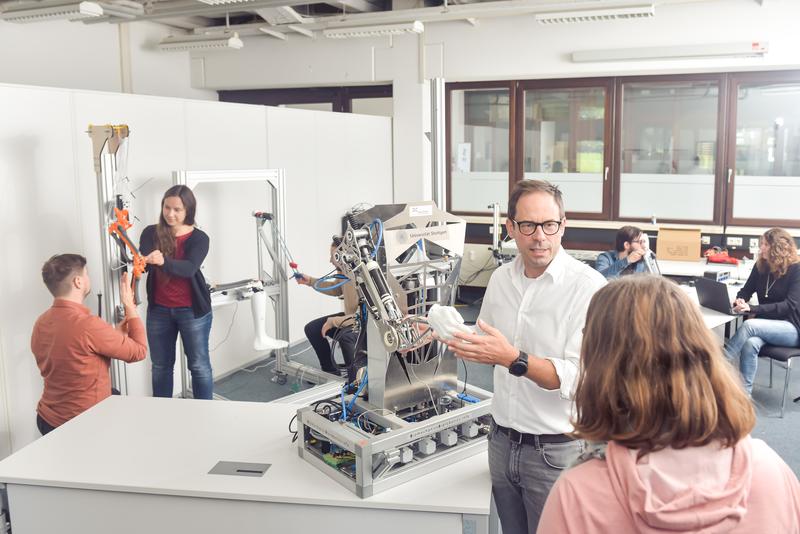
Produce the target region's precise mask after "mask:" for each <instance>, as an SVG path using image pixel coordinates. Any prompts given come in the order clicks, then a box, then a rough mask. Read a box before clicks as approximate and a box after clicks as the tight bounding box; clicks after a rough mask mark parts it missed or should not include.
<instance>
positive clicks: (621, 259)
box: [594, 226, 647, 280]
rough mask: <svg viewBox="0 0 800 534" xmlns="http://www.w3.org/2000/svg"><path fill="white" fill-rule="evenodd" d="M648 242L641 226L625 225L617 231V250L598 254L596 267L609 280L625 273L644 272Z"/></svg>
mask: <svg viewBox="0 0 800 534" xmlns="http://www.w3.org/2000/svg"><path fill="white" fill-rule="evenodd" d="M646 243H647V241H646V238H645V237H644V234H643V233H642V230H641V229H640V228H637V227H635V226H623V227H622V228H620V229H619V231H618V232H617V239H616V243H615V246H616V248H615V250H609V251H607V252H602V253H601V254H600V255H599V256H597V260H596V261H595V264H594V268H595V269H597V270H598V271H600V274H602V275H603V276H605V277H606V278H608V279H609V280H610V279H612V278H617V277H619V276H622V275H625V274H633V273H643V272H645V271H646V266H645V262H644V261H642V258H644V255H645V254H646V253H647V248H645V244H646Z"/></svg>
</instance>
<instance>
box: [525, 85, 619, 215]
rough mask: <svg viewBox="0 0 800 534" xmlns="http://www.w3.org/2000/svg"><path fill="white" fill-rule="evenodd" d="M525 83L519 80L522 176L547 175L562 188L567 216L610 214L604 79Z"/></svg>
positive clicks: (543, 177)
mask: <svg viewBox="0 0 800 534" xmlns="http://www.w3.org/2000/svg"><path fill="white" fill-rule="evenodd" d="M566 83H567V84H569V85H571V87H559V86H558V85H559V84H560V85H564V84H565V81H563V80H562V81H558V82H555V83H553V82H527V83H524V84H523V85H522V89H521V91H522V98H521V99H520V101H521V102H522V105H521V108H522V113H523V114H524V129H523V131H522V149H521V151H520V152H521V158H522V162H521V168H522V172H521V173H520V174H521V175H522V177H523V178H525V179H532V178H535V179H540V180H549V181H550V182H553V183H555V184H558V185H559V187H560V188H561V190H562V191H563V192H564V196H565V198H567V199H568V200H569V201H568V203H567V206H566V207H567V210H568V212H570V215H571V216H573V217H575V216H579V217H581V218H607V217H608V216H609V215H610V211H611V209H610V208H611V206H610V192H611V188H610V183H608V172H609V168H610V159H611V158H610V155H611V152H610V151H609V150H608V148H609V147H610V143H608V142H607V141H606V139H607V137H609V135H610V131H611V130H610V113H609V111H610V105H609V104H610V96H611V90H612V87H611V85H610V83H608V82H605V81H604V80H592V81H590V82H589V83H588V84H586V86H585V87H583V86H581V87H576V85H583V84H582V83H581V82H580V81H566Z"/></svg>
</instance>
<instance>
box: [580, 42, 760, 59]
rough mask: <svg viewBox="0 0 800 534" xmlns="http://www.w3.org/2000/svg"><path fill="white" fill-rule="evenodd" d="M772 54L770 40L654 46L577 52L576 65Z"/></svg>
mask: <svg viewBox="0 0 800 534" xmlns="http://www.w3.org/2000/svg"><path fill="white" fill-rule="evenodd" d="M768 51H769V43H768V42H766V41H752V42H741V43H720V44H705V45H687V46H652V47H643V48H617V49H609V50H585V51H582V52H573V53H572V61H573V62H574V63H587V62H597V61H636V60H647V59H691V58H703V57H760V56H763V55H765V54H766V53H767V52H768Z"/></svg>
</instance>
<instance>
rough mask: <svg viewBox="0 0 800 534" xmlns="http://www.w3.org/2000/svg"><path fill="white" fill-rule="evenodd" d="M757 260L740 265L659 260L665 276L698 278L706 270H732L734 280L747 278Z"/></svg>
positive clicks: (703, 261) (659, 265) (700, 261)
mask: <svg viewBox="0 0 800 534" xmlns="http://www.w3.org/2000/svg"><path fill="white" fill-rule="evenodd" d="M753 265H755V262H752V261H748V262H747V263H742V262H739V265H729V264H727V263H706V261H705V260H697V261H671V260H658V267H659V268H660V269H661V274H662V275H664V276H677V277H682V278H696V277H699V276H703V273H704V272H706V271H714V272H720V271H730V273H731V278H732V279H734V280H741V281H745V280H747V277H748V276H750V271H752V270H753Z"/></svg>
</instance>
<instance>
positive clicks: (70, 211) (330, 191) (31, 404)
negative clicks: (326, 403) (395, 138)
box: [0, 85, 392, 457]
mask: <svg viewBox="0 0 800 534" xmlns="http://www.w3.org/2000/svg"><path fill="white" fill-rule="evenodd" d="M0 116H2V117H3V120H2V121H0V187H2V190H3V192H4V194H3V195H2V196H0V227H2V228H3V232H2V234H0V235H2V241H0V246H2V247H3V250H5V251H6V253H5V259H6V261H4V262H2V263H0V302H2V303H3V306H2V307H0V325H2V331H0V387H2V390H1V391H0V393H1V395H0V402H1V403H2V406H0V457H4V456H6V455H7V454H9V453H10V452H12V451H14V450H16V449H18V448H20V447H21V446H23V445H25V444H27V443H28V442H30V441H31V440H33V439H35V438H36V437H37V436H38V433H37V432H36V429H35V425H34V416H35V407H36V403H37V401H38V399H39V396H40V395H41V388H42V381H41V377H40V376H39V371H38V369H37V368H36V365H35V361H34V359H33V356H32V355H31V353H30V348H29V343H30V333H31V329H32V326H33V323H34V322H35V320H36V317H37V316H38V315H39V314H41V313H42V312H43V311H44V310H46V309H47V308H48V306H49V305H50V303H51V301H52V298H51V297H50V295H49V294H48V293H47V290H46V289H45V287H44V285H43V284H42V282H41V277H40V274H39V273H40V269H41V265H42V263H43V262H44V261H45V260H46V259H47V258H48V257H50V256H51V255H53V254H56V253H61V252H78V253H82V254H84V255H85V256H86V257H87V260H88V266H89V270H90V274H91V275H92V279H93V283H94V287H95V288H99V287H101V285H102V274H101V265H102V260H101V251H100V232H101V231H102V229H101V225H100V220H99V214H98V207H97V189H96V178H95V174H94V169H93V164H92V154H91V143H90V140H89V137H88V136H87V135H86V133H85V130H86V126H87V124H106V123H113V124H120V123H124V124H128V125H129V126H130V129H131V134H130V148H129V153H128V161H129V163H128V176H129V177H130V180H131V183H130V188H131V189H133V190H134V191H135V195H136V199H135V200H134V204H133V208H132V211H133V214H134V215H135V217H136V218H137V219H138V220H136V221H134V224H135V226H134V231H133V232H132V235H133V237H134V239H138V235H139V233H140V232H141V230H142V229H143V228H144V226H145V225H146V224H149V223H152V222H155V221H156V220H157V216H158V211H159V202H160V198H161V195H162V194H163V192H164V190H165V189H166V188H167V187H168V186H170V185H171V184H172V179H171V171H173V170H181V169H187V170H224V169H249V168H265V167H268V166H275V165H283V166H285V167H286V169H287V182H288V187H287V197H286V202H287V206H288V207H289V209H288V210H287V223H288V233H287V240H288V242H289V245H290V247H291V249H292V252H293V254H294V255H295V258H296V259H298V261H300V262H301V265H302V266H303V267H304V270H307V272H309V273H313V274H317V273H322V272H326V271H327V270H328V269H327V265H326V263H327V250H328V243H329V239H330V235H331V234H333V233H338V232H339V229H340V224H339V217H340V216H341V214H343V213H344V211H346V209H347V208H349V207H350V206H351V205H353V204H355V203H356V202H362V201H367V202H371V203H389V202H391V188H392V180H391V130H390V128H391V121H390V119H388V118H384V117H368V116H358V115H352V114H338V113H337V114H333V113H324V112H310V111H302V110H289V109H275V108H265V107H263V106H248V105H242V104H227V103H219V102H199V101H193V100H179V99H170V98H162V97H152V96H140V95H125V94H118V93H102V92H91V91H74V90H64V89H55V88H41V87H25V86H15V85H0ZM362 152H363V154H362ZM334 184H335V187H334ZM207 193H208V191H206V192H205V193H204V192H200V195H206V194H207ZM211 193H212V194H211V195H210V196H208V195H206V196H200V195H199V198H201V199H202V202H201V203H200V204H199V206H198V222H199V223H200V224H201V225H202V227H203V229H204V230H205V231H207V232H208V233H209V234H210V236H211V239H212V246H211V252H210V256H209V258H208V260H207V262H206V263H207V265H206V272H208V273H209V277H210V278H211V277H213V278H214V281H218V282H230V281H234V280H231V279H226V278H225V277H226V276H231V277H234V278H235V279H236V280H238V279H241V278H247V277H253V276H255V274H256V273H255V271H256V269H255V265H254V261H253V259H252V258H253V256H254V250H255V235H254V233H255V231H254V223H253V222H252V217H250V216H249V213H250V211H251V209H252V208H253V207H259V208H263V206H260V205H258V203H256V204H255V205H254V206H249V205H246V204H247V202H250V201H252V200H253V197H255V196H256V195H257V194H258V193H257V192H256V193H254V194H252V193H245V194H244V195H242V197H240V198H236V197H231V193H230V192H225V193H224V194H217V195H214V194H213V193H214V192H213V191H211ZM240 215H241V217H240ZM228 219H230V220H231V221H234V219H235V220H237V221H238V220H241V219H244V222H243V223H242V226H241V227H242V228H244V230H243V231H239V230H238V229H237V228H236V226H235V225H234V224H233V222H231V223H230V224H228ZM215 243H216V244H218V245H219V247H218V249H219V253H218V254H217V255H215ZM11 251H13V253H12V252H11ZM240 272H241V275H240ZM303 289H307V288H297V287H293V288H292V292H291V293H290V302H289V306H290V310H291V319H292V320H291V323H290V337H291V340H292V341H297V340H299V339H301V338H302V337H303V331H302V326H303V324H304V322H305V321H306V320H308V319H309V318H311V317H314V316H317V315H319V314H321V313H326V312H327V313H330V312H334V311H338V309H339V303H338V302H337V301H335V300H334V299H330V300H326V299H325V298H324V297H321V296H319V295H316V294H314V293H313V292H311V291H310V290H307V291H305V292H302V291H301V290H303ZM86 303H87V305H88V306H89V307H90V309H92V310H95V309H96V295H95V294H92V295H90V296H89V297H88V298H87V301H86ZM240 308H241V309H240V310H239V311H238V316H237V318H236V320H235V323H232V321H233V312H234V309H226V310H223V309H219V310H218V311H217V312H215V320H214V324H213V327H212V335H211V345H212V346H215V345H217V344H218V343H220V342H221V341H222V340H223V339H225V337H226V336H227V330H228V326H229V325H231V324H233V328H232V331H231V335H230V337H229V339H228V340H227V341H226V342H225V343H224V344H222V345H220V348H219V350H218V351H217V352H215V353H214V354H212V364H213V365H214V367H215V374H216V375H219V374H221V373H224V372H226V371H228V370H230V369H231V368H233V367H235V366H237V365H240V364H241V363H244V362H247V361H251V360H253V359H254V358H255V357H256V356H258V354H257V353H255V352H254V351H253V350H252V326H251V325H252V322H251V319H250V311H249V306H248V305H247V304H246V303H245V304H244V305H240ZM127 369H128V386H129V393H130V394H134V395H148V394H149V393H150V369H149V363H147V362H143V363H137V364H131V365H128V366H127Z"/></svg>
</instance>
